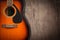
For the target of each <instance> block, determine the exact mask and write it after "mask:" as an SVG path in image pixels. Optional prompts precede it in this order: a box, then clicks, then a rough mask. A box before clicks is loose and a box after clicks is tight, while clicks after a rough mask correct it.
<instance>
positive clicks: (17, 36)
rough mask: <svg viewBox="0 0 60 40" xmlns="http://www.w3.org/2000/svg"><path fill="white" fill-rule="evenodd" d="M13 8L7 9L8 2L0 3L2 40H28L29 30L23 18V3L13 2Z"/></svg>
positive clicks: (0, 33) (3, 0)
mask: <svg viewBox="0 0 60 40" xmlns="http://www.w3.org/2000/svg"><path fill="white" fill-rule="evenodd" d="M11 7H12V8H11ZM11 7H10V8H9V7H7V0H1V1H0V40H26V38H27V37H28V28H27V25H26V22H25V20H24V18H23V16H22V4H21V1H19V0H13V5H12V6H11ZM6 10H10V11H11V10H12V11H11V12H10V11H6ZM13 11H14V12H13ZM7 12H8V13H10V14H8V15H7ZM11 13H12V14H11ZM13 13H14V14H13Z"/></svg>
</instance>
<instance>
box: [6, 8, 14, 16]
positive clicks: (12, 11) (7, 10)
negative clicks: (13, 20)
mask: <svg viewBox="0 0 60 40" xmlns="http://www.w3.org/2000/svg"><path fill="white" fill-rule="evenodd" d="M14 12H15V10H14V8H13V7H7V8H6V10H5V14H6V15H7V16H13V15H14Z"/></svg>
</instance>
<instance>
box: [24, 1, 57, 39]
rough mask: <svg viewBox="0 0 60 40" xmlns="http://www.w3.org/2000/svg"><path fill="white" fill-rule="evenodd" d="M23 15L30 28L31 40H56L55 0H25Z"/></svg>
mask: <svg viewBox="0 0 60 40" xmlns="http://www.w3.org/2000/svg"><path fill="white" fill-rule="evenodd" d="M25 1H26V9H25V16H26V18H27V20H28V22H29V24H30V28H31V38H30V39H31V40H58V25H57V23H58V13H57V10H56V5H55V3H54V2H55V1H50V0H25Z"/></svg>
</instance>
